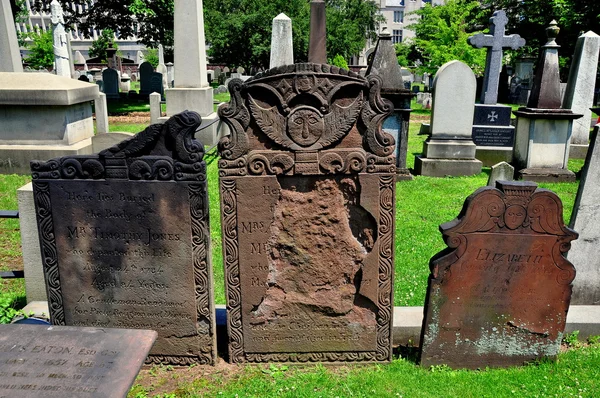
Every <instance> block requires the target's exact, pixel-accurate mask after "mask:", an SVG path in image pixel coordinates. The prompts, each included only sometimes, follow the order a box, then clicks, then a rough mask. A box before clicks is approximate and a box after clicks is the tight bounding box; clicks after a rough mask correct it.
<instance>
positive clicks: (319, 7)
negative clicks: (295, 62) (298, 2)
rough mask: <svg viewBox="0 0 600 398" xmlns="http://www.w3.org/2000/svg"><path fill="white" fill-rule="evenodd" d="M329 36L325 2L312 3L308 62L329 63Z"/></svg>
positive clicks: (313, 1)
mask: <svg viewBox="0 0 600 398" xmlns="http://www.w3.org/2000/svg"><path fill="white" fill-rule="evenodd" d="M326 41H327V34H326V19H325V1H323V0H312V1H311V2H310V39H309V44H308V62H312V63H315V64H326V63H327V47H326Z"/></svg>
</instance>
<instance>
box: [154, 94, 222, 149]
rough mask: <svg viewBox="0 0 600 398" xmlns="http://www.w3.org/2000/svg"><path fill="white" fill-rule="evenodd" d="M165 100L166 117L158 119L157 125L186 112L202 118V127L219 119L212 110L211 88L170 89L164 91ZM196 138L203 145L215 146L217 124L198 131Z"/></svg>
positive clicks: (217, 138)
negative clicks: (195, 113) (196, 114)
mask: <svg viewBox="0 0 600 398" xmlns="http://www.w3.org/2000/svg"><path fill="white" fill-rule="evenodd" d="M165 98H166V101H167V117H160V118H158V122H159V123H164V122H165V121H166V120H167V119H168V118H169V117H171V116H173V115H176V114H178V113H180V112H183V111H186V110H190V111H195V112H198V113H199V114H200V117H202V124H203V125H206V124H207V123H210V122H213V121H215V120H216V119H218V118H219V117H218V116H217V113H216V112H215V111H214V108H213V89H212V87H203V88H170V89H168V90H165ZM196 138H197V139H198V140H200V141H201V142H202V143H203V144H204V145H208V146H213V145H215V144H216V143H217V142H218V141H219V138H220V137H219V136H218V131H217V123H214V124H211V125H210V126H209V127H207V128H206V129H203V130H201V131H198V133H197V135H196Z"/></svg>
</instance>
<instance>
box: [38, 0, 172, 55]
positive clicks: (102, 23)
mask: <svg viewBox="0 0 600 398" xmlns="http://www.w3.org/2000/svg"><path fill="white" fill-rule="evenodd" d="M58 1H59V3H61V5H62V6H63V11H64V14H65V22H66V24H67V25H70V24H72V23H77V26H78V29H79V31H82V32H86V31H88V32H91V30H92V29H98V30H109V29H110V30H112V31H113V32H117V33H118V35H119V36H120V37H133V36H136V35H137V36H138V37H139V39H140V42H141V43H143V44H145V45H150V46H151V45H154V43H162V44H163V45H164V46H172V45H173V0H101V1H95V2H93V3H91V4H90V1H89V0H58ZM32 3H33V4H32V7H33V9H35V10H38V11H39V10H44V11H46V12H49V10H50V1H48V0H34V1H33V2H32ZM71 5H75V6H76V7H71Z"/></svg>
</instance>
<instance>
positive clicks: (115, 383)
mask: <svg viewBox="0 0 600 398" xmlns="http://www.w3.org/2000/svg"><path fill="white" fill-rule="evenodd" d="M155 340H156V332H154V331H152V330H130V329H109V328H102V329H99V328H79V327H68V326H41V325H0V396H3V397H13V398H16V397H121V398H125V397H126V396H127V394H128V392H129V390H130V388H131V386H132V385H133V383H134V381H135V378H136V376H137V374H138V372H139V371H140V368H141V367H142V365H143V364H144V359H145V358H146V356H147V355H148V351H150V348H151V347H152V343H154V341H155Z"/></svg>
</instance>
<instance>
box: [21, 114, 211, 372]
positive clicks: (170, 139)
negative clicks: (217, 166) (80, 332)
mask: <svg viewBox="0 0 600 398" xmlns="http://www.w3.org/2000/svg"><path fill="white" fill-rule="evenodd" d="M200 123H201V120H200V117H199V116H198V114H196V113H194V112H184V113H181V114H178V115H175V116H173V117H172V118H170V119H169V120H168V121H167V122H165V124H155V125H151V126H149V127H148V128H147V129H146V130H144V131H142V132H140V133H138V134H137V135H135V136H134V137H133V138H131V139H129V140H126V141H123V142H121V143H119V144H118V145H116V146H114V147H112V148H109V149H107V150H105V151H102V152H100V153H99V154H96V155H81V156H72V157H64V158H58V159H53V160H50V161H48V162H40V161H33V162H32V163H31V169H32V177H33V192H34V200H35V203H36V209H37V215H38V226H39V231H40V246H41V247H42V251H43V254H42V256H43V263H44V274H45V278H46V286H47V290H48V299H49V308H50V319H51V322H52V324H54V325H67V326H94V327H102V328H132V329H147V328H152V329H153V330H156V331H157V332H158V340H157V341H156V344H155V345H154V347H153V349H152V351H151V353H150V354H151V355H150V357H149V360H148V361H149V362H151V363H167V364H174V365H189V364H192V363H213V362H214V360H215V355H216V348H215V323H214V307H213V297H212V294H213V293H212V271H211V264H210V256H209V253H210V234H209V227H208V199H207V194H206V164H205V162H204V161H203V156H204V149H203V148H204V146H203V145H202V144H200V143H199V142H198V141H196V140H195V139H194V133H195V131H196V129H197V128H198V126H199V125H200Z"/></svg>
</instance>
